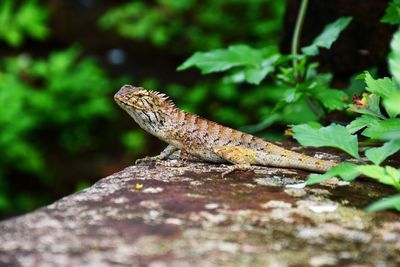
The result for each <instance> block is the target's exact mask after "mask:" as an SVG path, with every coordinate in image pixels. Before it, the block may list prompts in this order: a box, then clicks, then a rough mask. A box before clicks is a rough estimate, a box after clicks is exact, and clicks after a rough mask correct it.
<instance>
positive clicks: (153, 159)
mask: <svg viewBox="0 0 400 267" xmlns="http://www.w3.org/2000/svg"><path fill="white" fill-rule="evenodd" d="M159 160H160V157H159V156H155V157H145V158H141V159H137V160H136V161H135V164H141V163H145V162H149V161H159Z"/></svg>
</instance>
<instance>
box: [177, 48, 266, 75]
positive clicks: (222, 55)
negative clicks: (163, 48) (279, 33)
mask: <svg viewBox="0 0 400 267" xmlns="http://www.w3.org/2000/svg"><path fill="white" fill-rule="evenodd" d="M262 61H263V55H262V52H261V51H260V50H257V49H254V48H251V47H249V46H247V45H233V46H230V47H228V49H217V50H212V51H209V52H197V53H195V54H194V55H192V56H191V57H190V58H188V59H187V60H186V61H185V62H183V64H182V65H180V66H179V67H178V69H177V70H178V71H181V70H185V69H188V68H190V67H197V68H199V69H200V70H201V72H202V73H203V74H207V73H212V72H221V71H226V70H228V69H231V68H233V67H237V66H254V67H257V66H260V67H261V63H262Z"/></svg>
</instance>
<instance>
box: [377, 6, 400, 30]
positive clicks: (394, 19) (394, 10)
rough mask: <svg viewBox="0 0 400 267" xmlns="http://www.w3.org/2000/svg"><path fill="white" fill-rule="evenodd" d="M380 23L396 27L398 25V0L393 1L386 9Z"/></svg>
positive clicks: (399, 19) (399, 10)
mask: <svg viewBox="0 0 400 267" xmlns="http://www.w3.org/2000/svg"><path fill="white" fill-rule="evenodd" d="M381 22H383V23H389V24H392V25H396V24H399V23H400V0H393V1H392V2H391V3H390V4H389V6H388V7H387V8H386V11H385V15H384V16H383V17H382V19H381Z"/></svg>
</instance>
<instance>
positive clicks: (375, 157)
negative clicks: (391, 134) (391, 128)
mask: <svg viewBox="0 0 400 267" xmlns="http://www.w3.org/2000/svg"><path fill="white" fill-rule="evenodd" d="M399 150H400V139H397V140H391V141H389V142H386V143H385V144H384V145H383V146H381V147H375V148H370V149H368V150H367V151H365V155H366V156H367V158H368V159H369V160H370V161H372V162H373V163H374V164H376V165H379V164H381V162H382V161H384V160H385V159H386V158H387V157H389V156H391V155H393V154H394V153H396V152H397V151H399Z"/></svg>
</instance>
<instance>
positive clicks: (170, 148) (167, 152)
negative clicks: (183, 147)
mask: <svg viewBox="0 0 400 267" xmlns="http://www.w3.org/2000/svg"><path fill="white" fill-rule="evenodd" d="M177 150H178V148H176V147H175V146H173V145H168V146H167V147H166V148H164V150H163V151H161V153H160V154H159V155H157V156H154V157H145V158H142V159H138V160H136V161H135V164H139V163H142V162H146V161H153V160H156V161H157V160H163V159H166V158H168V157H169V156H170V155H171V154H172V153H174V152H175V151H177Z"/></svg>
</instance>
